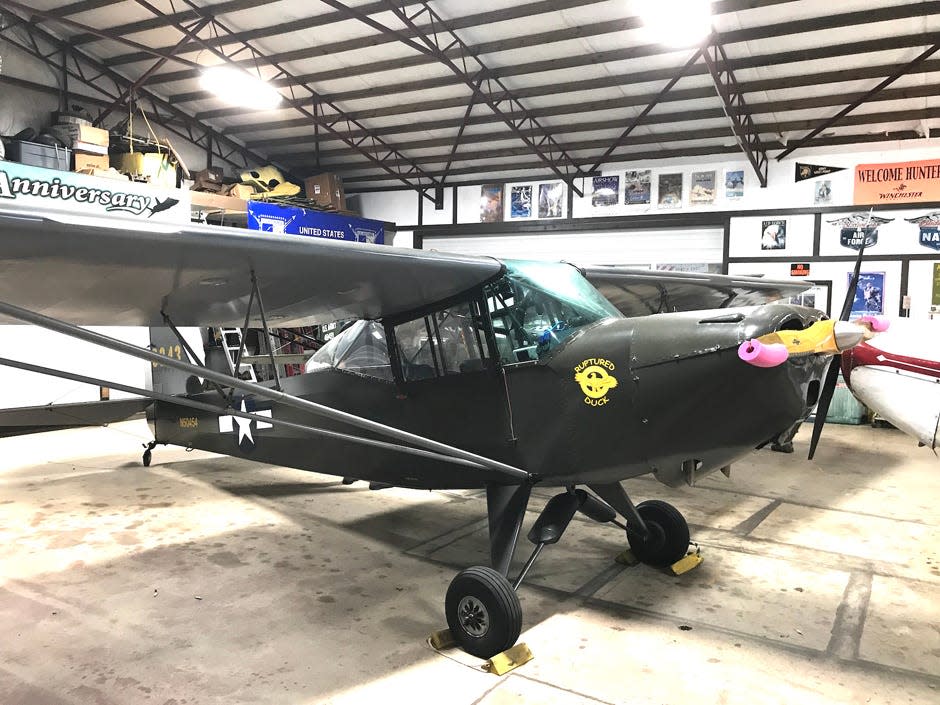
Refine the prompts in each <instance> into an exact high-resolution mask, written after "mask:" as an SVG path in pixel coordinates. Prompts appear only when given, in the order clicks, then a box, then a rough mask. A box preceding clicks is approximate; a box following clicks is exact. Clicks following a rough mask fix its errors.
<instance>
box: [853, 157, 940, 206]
mask: <svg viewBox="0 0 940 705" xmlns="http://www.w3.org/2000/svg"><path fill="white" fill-rule="evenodd" d="M854 201H855V204H856V205H874V204H881V203H923V202H936V201H940V159H932V160H927V161H919V162H897V163H895V164H859V165H858V166H856V167H855V198H854Z"/></svg>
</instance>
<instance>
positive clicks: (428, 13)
mask: <svg viewBox="0 0 940 705" xmlns="http://www.w3.org/2000/svg"><path fill="white" fill-rule="evenodd" d="M321 1H322V2H325V3H326V4H327V5H329V6H330V7H333V8H335V9H336V10H339V11H340V12H346V13H347V14H348V15H349V16H350V17H354V18H356V19H357V20H359V21H361V22H364V23H365V24H367V25H369V26H370V27H372V28H374V29H377V30H379V31H380V32H382V33H383V34H387V35H390V36H393V37H395V38H396V39H398V41H400V42H402V43H404V44H405V45H407V46H409V47H411V48H412V49H414V50H415V51H417V52H419V53H421V54H424V55H426V56H430V57H431V58H433V59H436V60H437V61H438V62H440V63H441V64H443V65H444V66H446V67H447V68H448V69H449V70H450V71H451V72H453V74H454V75H455V76H457V77H458V78H460V80H461V81H463V82H464V83H465V84H466V85H467V86H468V87H469V88H470V90H471V91H473V93H474V96H475V98H476V100H477V101H478V102H480V103H484V104H486V106H487V107H488V108H489V109H490V110H491V111H493V114H494V115H496V116H497V118H499V119H500V120H501V121H502V122H504V123H505V124H506V126H507V127H509V129H510V131H511V132H512V133H513V134H514V135H516V137H518V138H519V139H520V140H522V141H523V142H524V143H525V144H526V145H527V146H528V147H529V149H530V150H531V151H532V152H533V153H534V154H535V155H536V156H537V157H538V158H539V159H541V160H542V161H543V162H545V164H547V165H548V167H549V169H551V171H552V172H553V173H554V174H555V175H557V176H558V177H560V178H561V179H563V180H564V181H566V182H568V183H572V179H573V178H575V177H576V176H580V175H581V169H580V167H579V166H578V164H577V163H575V161H574V160H573V159H572V158H571V157H570V155H568V154H567V152H565V150H564V149H562V148H561V147H560V145H559V144H558V142H557V141H556V140H555V138H554V137H553V136H552V135H551V133H550V132H549V131H548V130H547V129H546V128H545V127H544V126H543V125H542V124H541V123H539V121H538V119H537V118H536V117H535V116H534V115H533V114H532V113H531V112H530V111H529V110H527V109H526V107H525V106H524V105H523V104H522V103H521V102H519V100H518V99H517V98H516V97H515V96H514V95H513V94H512V92H511V91H510V90H509V88H507V87H506V85H505V84H503V83H502V82H501V81H500V80H499V79H492V78H490V75H489V68H488V67H487V66H486V64H485V63H483V61H482V60H481V59H480V58H479V57H478V56H476V55H475V54H473V53H472V52H471V51H470V49H469V47H468V46H467V45H466V44H465V43H464V41H463V40H462V39H461V38H460V37H458V36H457V35H456V34H455V33H454V31H453V30H452V29H451V28H450V26H449V24H448V23H447V22H445V21H444V20H443V18H441V16H440V15H438V14H437V13H436V12H435V11H434V10H432V9H431V7H430V5H428V4H427V3H426V2H422V3H420V5H421V7H420V9H419V10H418V11H417V12H415V13H413V14H411V15H409V14H408V11H407V10H406V9H405V8H406V5H405V3H404V2H403V0H399V1H398V3H396V2H393V1H392V0H385V4H386V6H387V7H388V9H389V10H391V11H392V12H393V13H394V14H395V16H396V17H397V18H398V20H399V21H400V22H401V23H402V24H404V25H405V26H406V27H407V28H408V29H410V30H411V32H412V35H411V36H414V37H417V39H418V40H419V41H415V40H414V39H412V38H411V37H409V36H407V35H405V34H403V33H401V32H399V31H398V30H394V29H391V28H389V27H387V26H385V25H383V24H381V23H379V22H376V21H375V20H373V19H372V18H370V17H368V16H367V15H364V14H362V13H361V12H359V11H358V10H355V9H353V8H350V7H348V6H346V5H344V4H343V3H341V2H339V1H338V0H321ZM418 17H422V18H423V19H424V20H425V21H426V23H427V24H425V25H423V26H422V27H418V25H417V24H416V23H415V20H416V18H418ZM452 55H453V56H454V59H455V60H456V62H455V60H452V59H451V56H452ZM497 94H498V97H497ZM469 117H470V115H469V111H468V114H466V115H465V116H464V120H463V123H461V127H460V131H461V134H462V133H463V129H464V127H466V123H467V121H468V119H469ZM532 132H534V133H536V134H535V135H534V136H530V134H531V133H532ZM571 188H572V190H573V191H575V192H576V193H577V194H578V195H579V196H580V195H582V194H581V193H580V191H579V190H578V188H577V187H575V186H574V185H573V184H572V186H571Z"/></svg>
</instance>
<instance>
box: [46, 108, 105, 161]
mask: <svg viewBox="0 0 940 705" xmlns="http://www.w3.org/2000/svg"><path fill="white" fill-rule="evenodd" d="M56 118H57V124H55V125H53V126H52V127H51V128H50V130H49V131H50V132H51V133H52V134H53V135H55V137H56V138H57V139H58V140H59V141H61V142H63V143H65V144H66V145H67V146H69V147H71V149H72V155H73V159H72V171H80V172H83V173H87V174H96V173H97V172H99V171H107V170H108V168H109V167H110V166H111V164H110V160H109V157H108V145H109V140H110V135H109V134H108V131H107V130H102V129H101V128H98V127H92V125H91V122H89V121H88V120H87V119H85V118H83V117H80V116H78V115H72V114H69V113H57V114H56Z"/></svg>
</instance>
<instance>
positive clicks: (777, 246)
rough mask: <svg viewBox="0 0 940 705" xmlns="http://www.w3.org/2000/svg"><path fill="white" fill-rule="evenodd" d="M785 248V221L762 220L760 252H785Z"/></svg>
mask: <svg viewBox="0 0 940 705" xmlns="http://www.w3.org/2000/svg"><path fill="white" fill-rule="evenodd" d="M786 247H787V221H786V220H764V221H762V222H761V236H760V248H761V249H762V250H785V249H786Z"/></svg>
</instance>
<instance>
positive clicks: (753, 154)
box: [702, 40, 767, 188]
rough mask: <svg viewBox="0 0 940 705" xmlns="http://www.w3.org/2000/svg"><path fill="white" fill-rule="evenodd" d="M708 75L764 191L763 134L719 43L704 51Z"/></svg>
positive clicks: (764, 161)
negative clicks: (710, 76) (761, 135)
mask: <svg viewBox="0 0 940 705" xmlns="http://www.w3.org/2000/svg"><path fill="white" fill-rule="evenodd" d="M702 58H703V59H704V60H705V65H706V66H708V72H709V73H710V74H711V75H712V80H713V81H714V82H715V90H716V91H717V92H718V97H719V98H721V104H722V105H723V106H724V109H725V115H727V116H728V120H730V121H731V130H732V131H733V132H734V138H735V139H736V140H737V141H738V146H740V147H741V151H742V152H744V156H746V157H747V160H748V162H750V164H751V167H752V168H753V169H754V173H755V174H756V175H757V180H758V181H759V182H760V185H761V188H767V150H766V149H765V148H764V145H763V143H762V142H761V138H760V131H759V130H758V129H757V127H756V126H755V125H754V118H752V117H751V114H750V112H749V111H748V107H747V101H746V100H745V99H744V91H743V90H742V89H741V85H740V84H739V83H738V80H737V79H736V78H735V77H734V72H733V71H732V70H731V69H730V68H729V67H728V55H727V54H726V53H725V48H724V47H723V46H722V45H721V44H720V43H719V42H717V41H714V40H712V41H711V42H709V46H708V47H707V48H706V49H705V51H703V52H702Z"/></svg>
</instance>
